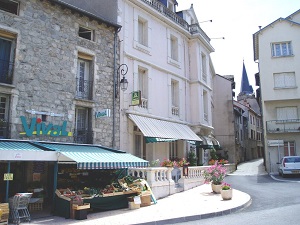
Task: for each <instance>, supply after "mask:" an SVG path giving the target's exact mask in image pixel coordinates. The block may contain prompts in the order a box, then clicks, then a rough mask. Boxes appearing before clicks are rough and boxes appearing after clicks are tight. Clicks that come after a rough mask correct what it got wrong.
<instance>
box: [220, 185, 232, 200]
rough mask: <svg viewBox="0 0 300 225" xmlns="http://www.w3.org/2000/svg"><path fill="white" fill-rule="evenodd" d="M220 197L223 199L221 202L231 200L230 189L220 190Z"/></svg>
mask: <svg viewBox="0 0 300 225" xmlns="http://www.w3.org/2000/svg"><path fill="white" fill-rule="evenodd" d="M221 196H222V198H223V200H230V199H232V189H231V188H230V189H228V190H222V189H221Z"/></svg>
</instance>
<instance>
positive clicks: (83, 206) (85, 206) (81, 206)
mask: <svg viewBox="0 0 300 225" xmlns="http://www.w3.org/2000/svg"><path fill="white" fill-rule="evenodd" d="M90 207H91V206H90V203H84V204H83V205H76V204H73V205H72V208H73V209H74V210H82V209H89V208H90Z"/></svg>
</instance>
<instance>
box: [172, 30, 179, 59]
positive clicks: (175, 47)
mask: <svg viewBox="0 0 300 225" xmlns="http://www.w3.org/2000/svg"><path fill="white" fill-rule="evenodd" d="M170 50H171V52H170V53H171V54H170V56H171V59H172V60H175V61H177V62H178V61H179V60H178V59H179V54H178V38H177V37H175V36H174V35H172V34H171V36H170Z"/></svg>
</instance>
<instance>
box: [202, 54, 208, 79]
mask: <svg viewBox="0 0 300 225" xmlns="http://www.w3.org/2000/svg"><path fill="white" fill-rule="evenodd" d="M206 62H207V57H206V55H205V54H204V53H201V67H202V68H201V77H202V80H203V81H204V82H207V66H206Z"/></svg>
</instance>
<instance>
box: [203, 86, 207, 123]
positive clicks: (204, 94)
mask: <svg viewBox="0 0 300 225" xmlns="http://www.w3.org/2000/svg"><path fill="white" fill-rule="evenodd" d="M203 113H204V120H205V121H208V95H207V91H205V90H204V91H203Z"/></svg>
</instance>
